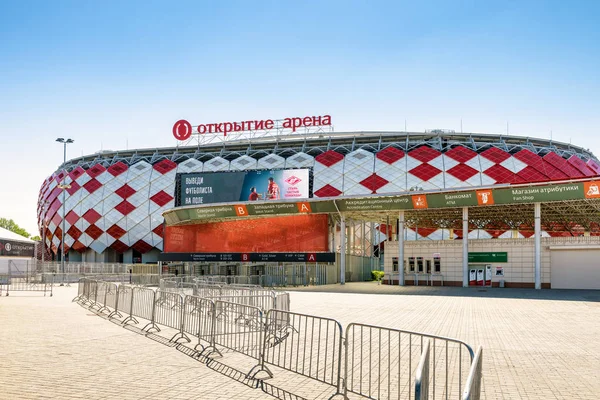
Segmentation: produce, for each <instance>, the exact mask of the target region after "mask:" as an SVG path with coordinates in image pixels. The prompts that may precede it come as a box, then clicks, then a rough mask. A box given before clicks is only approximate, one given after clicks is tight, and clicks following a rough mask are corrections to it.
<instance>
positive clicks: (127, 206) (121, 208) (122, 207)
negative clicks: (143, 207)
mask: <svg viewBox="0 0 600 400" xmlns="http://www.w3.org/2000/svg"><path fill="white" fill-rule="evenodd" d="M115 210H117V211H118V212H120V213H121V214H123V215H127V214H129V213H130V212H132V211H133V210H135V207H134V206H133V204H131V203H130V202H128V201H127V200H123V201H122V202H120V203H119V204H117V205H116V206H115Z"/></svg>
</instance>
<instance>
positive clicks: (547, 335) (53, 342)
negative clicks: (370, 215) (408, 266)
mask: <svg viewBox="0 0 600 400" xmlns="http://www.w3.org/2000/svg"><path fill="white" fill-rule="evenodd" d="M76 290H77V289H76V286H75V285H74V286H72V287H66V288H65V287H56V288H55V289H54V296H53V297H43V296H41V295H40V294H39V293H25V292H22V293H16V292H15V293H11V295H10V297H2V298H1V299H0V363H1V366H0V399H42V398H52V399H84V398H85V399H108V398H111V399H114V398H118V399H142V398H153V399H272V398H273V397H271V396H269V395H267V394H265V393H264V392H262V391H261V390H260V389H254V388H251V387H248V386H246V385H244V384H243V383H241V382H237V381H236V380H234V379H231V378H229V377H227V376H226V375H225V374H224V373H220V372H217V371H215V370H214V368H213V369H211V368H209V367H207V366H206V365H204V364H203V363H201V362H198V361H196V360H195V359H193V358H191V357H189V356H188V355H186V354H185V352H183V351H181V349H179V350H178V349H177V348H175V347H171V346H167V345H165V343H164V342H165V341H164V340H157V339H156V338H155V340H152V339H151V338H148V337H145V336H143V335H139V334H137V333H136V332H134V331H132V330H129V329H124V328H122V327H120V326H118V325H117V324H115V323H112V322H109V321H108V320H106V319H105V318H101V317H98V316H97V315H96V314H95V313H93V312H91V311H89V310H87V309H85V308H83V307H81V306H79V305H78V304H76V303H71V299H72V298H73V297H74V296H75V295H76ZM290 290H293V292H292V294H291V305H292V311H294V312H299V313H307V314H316V315H320V316H324V317H330V318H335V319H337V320H339V321H340V322H341V323H342V325H343V326H346V325H347V324H348V323H350V322H361V323H368V324H373V325H381V326H385V327H390V328H396V329H404V330H414V331H421V332H427V333H433V334H437V335H442V336H449V337H454V338H457V339H461V340H464V341H466V342H467V343H469V344H470V345H472V346H473V347H474V348H475V347H476V346H477V345H479V344H481V345H483V347H484V394H483V398H485V399H519V398H523V399H598V398H599V397H600V350H599V349H600V292H597V291H596V292H595V291H559V290H544V291H534V290H525V289H498V288H494V289H484V290H482V289H473V288H468V289H463V288H439V287H436V288H428V287H405V288H399V287H392V286H380V285H377V284H375V283H374V282H364V283H349V284H346V285H345V286H340V285H332V286H323V287H310V288H297V289H290ZM317 390H319V389H318V386H317V385H315V391H317ZM302 391H303V393H307V388H306V387H305V388H303V390H302ZM315 394H316V395H319V394H321V393H315ZM307 397H308V396H307ZM317 397H321V396H317Z"/></svg>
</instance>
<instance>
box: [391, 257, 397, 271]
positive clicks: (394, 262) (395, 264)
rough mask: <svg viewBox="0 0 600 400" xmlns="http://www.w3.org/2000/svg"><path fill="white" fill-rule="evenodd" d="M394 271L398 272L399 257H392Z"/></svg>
mask: <svg viewBox="0 0 600 400" xmlns="http://www.w3.org/2000/svg"><path fill="white" fill-rule="evenodd" d="M392 271H393V272H398V257H392Z"/></svg>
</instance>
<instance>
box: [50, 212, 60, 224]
mask: <svg viewBox="0 0 600 400" xmlns="http://www.w3.org/2000/svg"><path fill="white" fill-rule="evenodd" d="M51 221H52V222H54V225H56V226H58V225H60V222H61V221H62V218H61V217H60V215H58V213H56V214H54V216H53V217H52V220H51Z"/></svg>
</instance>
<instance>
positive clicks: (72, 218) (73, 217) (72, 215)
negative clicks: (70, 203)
mask: <svg viewBox="0 0 600 400" xmlns="http://www.w3.org/2000/svg"><path fill="white" fill-rule="evenodd" d="M66 220H67V222H68V223H69V224H71V225H73V224H74V223H75V222H77V221H78V220H79V215H77V214H76V213H75V211H73V210H71V211H69V212H68V213H67V217H66Z"/></svg>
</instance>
